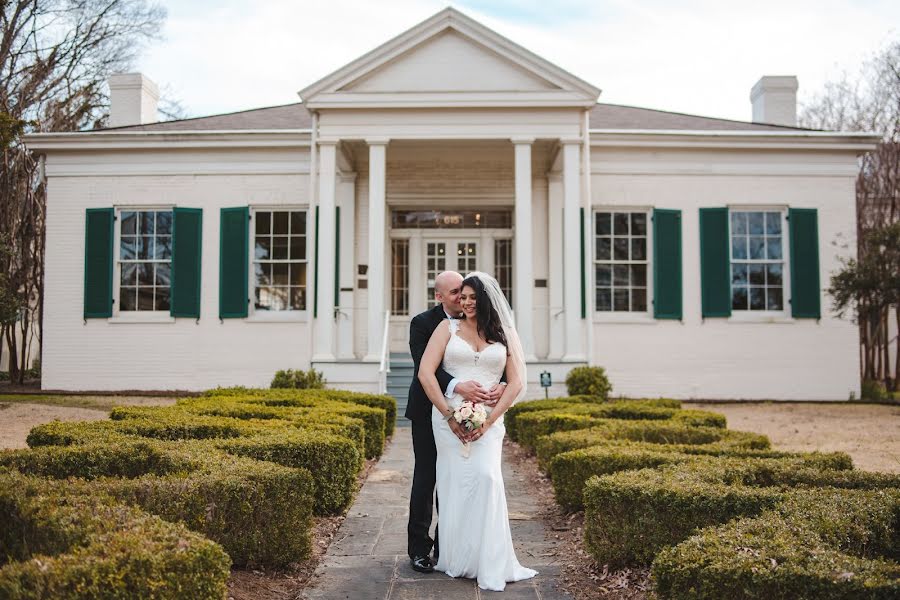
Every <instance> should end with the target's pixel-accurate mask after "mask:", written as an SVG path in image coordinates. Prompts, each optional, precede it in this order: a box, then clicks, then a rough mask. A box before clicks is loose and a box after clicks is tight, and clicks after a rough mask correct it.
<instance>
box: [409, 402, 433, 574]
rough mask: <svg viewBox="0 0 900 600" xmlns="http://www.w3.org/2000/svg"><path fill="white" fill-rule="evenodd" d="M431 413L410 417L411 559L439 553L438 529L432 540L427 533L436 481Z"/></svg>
mask: <svg viewBox="0 0 900 600" xmlns="http://www.w3.org/2000/svg"><path fill="white" fill-rule="evenodd" d="M430 416H431V415H429V418H427V419H413V420H412V443H413V453H414V454H415V467H414V468H413V480H412V491H411V492H410V495H409V525H407V536H408V544H407V551H408V552H409V556H410V558H413V557H416V556H427V555H428V554H430V553H431V548H432V547H434V552H435V554H437V553H438V551H439V547H438V531H437V527H436V526H435V528H434V540H432V539H431V537H430V536H429V535H428V533H429V530H430V529H431V515H432V509H433V507H434V506H436V502H437V500H436V498H435V494H434V487H435V483H436V480H437V473H436V467H437V464H436V463H437V447H436V446H435V444H434V433H433V432H432V431H431V418H430Z"/></svg>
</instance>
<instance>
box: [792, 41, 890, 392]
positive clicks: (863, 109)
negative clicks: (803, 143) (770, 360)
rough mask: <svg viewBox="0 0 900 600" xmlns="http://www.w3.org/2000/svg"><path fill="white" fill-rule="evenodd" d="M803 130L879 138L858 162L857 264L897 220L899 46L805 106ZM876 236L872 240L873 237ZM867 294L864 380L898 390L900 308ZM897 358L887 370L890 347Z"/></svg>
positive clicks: (861, 309) (862, 318)
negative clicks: (893, 327)
mask: <svg viewBox="0 0 900 600" xmlns="http://www.w3.org/2000/svg"><path fill="white" fill-rule="evenodd" d="M800 122H801V124H803V125H804V126H806V127H813V128H817V129H830V130H838V131H868V132H875V133H879V134H881V136H882V141H881V142H880V143H879V144H878V147H877V148H876V149H875V150H874V151H873V152H870V153H868V154H866V155H865V156H864V157H862V159H861V161H860V171H859V176H858V177H857V180H856V214H857V223H856V242H857V255H858V257H859V262H860V263H865V262H867V260H868V259H869V256H868V254H869V253H872V252H875V251H876V250H877V247H875V246H872V245H871V244H869V243H868V242H867V240H871V239H880V238H879V235H880V234H881V233H883V232H885V231H887V230H888V229H890V228H891V226H892V225H894V224H896V223H897V221H898V219H900V40H898V41H894V42H892V43H890V44H888V45H887V46H886V47H885V48H884V49H883V50H882V51H881V52H879V53H878V54H877V55H875V56H874V57H873V58H871V59H870V60H868V61H866V63H865V64H864V65H863V67H862V69H861V70H860V73H859V74H858V75H857V76H854V77H851V76H849V75H846V74H845V75H844V76H843V77H842V78H841V79H840V80H839V81H836V82H831V83H828V84H826V86H825V89H824V90H823V91H822V92H821V93H820V94H818V95H816V96H815V97H813V98H812V100H811V101H810V102H809V103H807V104H806V105H805V106H804V108H803V111H802V113H801V118H800ZM873 236H874V237H873ZM873 302H874V301H873V298H872V297H871V295H869V294H864V293H860V294H859V295H858V296H857V297H856V300H855V304H856V315H857V317H858V322H859V326H860V342H861V347H860V358H861V361H860V365H861V370H862V377H863V379H864V380H881V381H883V382H885V385H886V386H887V387H888V388H889V389H896V388H897V378H898V374H900V338H896V339H894V340H891V338H890V334H889V332H890V327H889V322H890V315H891V311H893V312H894V315H895V319H896V320H897V322H900V305H898V304H896V303H894V304H893V306H890V305H882V304H878V303H877V302H874V303H873ZM892 341H893V342H895V343H896V358H895V363H894V365H893V366H892V365H891V364H890V344H891V342H892ZM892 372H893V373H892Z"/></svg>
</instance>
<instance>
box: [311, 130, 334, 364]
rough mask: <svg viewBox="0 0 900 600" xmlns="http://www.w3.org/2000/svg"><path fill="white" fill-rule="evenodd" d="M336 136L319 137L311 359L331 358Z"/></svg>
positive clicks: (332, 340) (332, 344)
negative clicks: (315, 299)
mask: <svg viewBox="0 0 900 600" xmlns="http://www.w3.org/2000/svg"><path fill="white" fill-rule="evenodd" d="M337 142H338V141H337V140H321V139H320V140H319V228H318V236H317V238H316V245H317V247H318V262H317V263H316V278H317V282H316V283H317V286H316V298H317V299H318V309H317V312H316V339H315V351H314V352H313V361H327V360H334V329H335V328H334V284H335V279H334V268H335V263H334V243H335V236H336V234H337V232H336V230H335V219H334V207H335V206H336V203H335V171H336V161H337Z"/></svg>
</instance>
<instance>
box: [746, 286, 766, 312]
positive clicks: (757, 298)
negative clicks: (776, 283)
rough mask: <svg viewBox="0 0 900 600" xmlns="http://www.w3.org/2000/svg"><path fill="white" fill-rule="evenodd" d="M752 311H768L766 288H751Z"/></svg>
mask: <svg viewBox="0 0 900 600" xmlns="http://www.w3.org/2000/svg"><path fill="white" fill-rule="evenodd" d="M750 310H766V288H762V287H751V288H750Z"/></svg>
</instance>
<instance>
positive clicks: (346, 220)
mask: <svg viewBox="0 0 900 600" xmlns="http://www.w3.org/2000/svg"><path fill="white" fill-rule="evenodd" d="M355 200H356V173H344V174H341V176H340V177H339V183H338V192H337V203H338V206H339V207H340V209H341V222H340V240H341V249H340V255H341V256H340V261H341V262H340V265H339V267H338V273H339V277H338V285H339V286H340V293H339V297H340V306H339V307H338V315H337V351H336V354H337V357H338V358H339V359H344V360H348V359H352V358H354V355H353V322H354V320H355V316H356V314H355V313H356V311H355V309H354V306H353V279H354V277H355V276H356V273H355V272H354V270H353V267H354V264H355V263H356V260H355V257H354V256H353V238H354V232H355V231H356V215H355V214H354V210H355V205H356V202H355ZM345 290H346V291H345Z"/></svg>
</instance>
